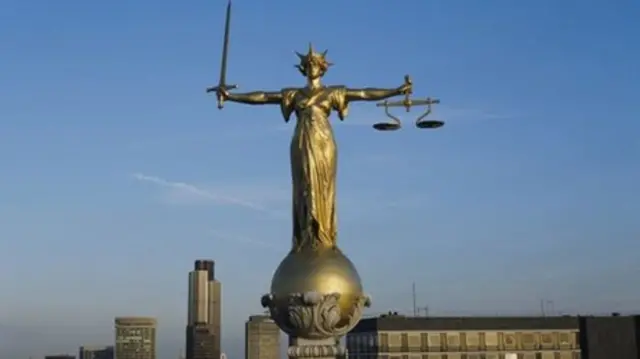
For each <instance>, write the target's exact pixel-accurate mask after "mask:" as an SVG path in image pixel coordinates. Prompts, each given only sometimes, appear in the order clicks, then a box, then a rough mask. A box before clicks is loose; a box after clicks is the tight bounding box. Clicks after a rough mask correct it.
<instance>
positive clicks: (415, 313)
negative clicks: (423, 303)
mask: <svg viewBox="0 0 640 359" xmlns="http://www.w3.org/2000/svg"><path fill="white" fill-rule="evenodd" d="M411 294H412V298H413V316H414V317H417V316H418V307H416V282H413V284H412V286H411Z"/></svg>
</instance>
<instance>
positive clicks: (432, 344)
mask: <svg viewBox="0 0 640 359" xmlns="http://www.w3.org/2000/svg"><path fill="white" fill-rule="evenodd" d="M441 347H442V341H441V340H440V333H437V334H429V348H432V349H438V350H440V348H441Z"/></svg>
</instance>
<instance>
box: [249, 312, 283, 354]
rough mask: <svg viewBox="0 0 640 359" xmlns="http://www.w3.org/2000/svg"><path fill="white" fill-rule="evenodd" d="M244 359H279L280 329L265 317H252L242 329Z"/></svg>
mask: <svg viewBox="0 0 640 359" xmlns="http://www.w3.org/2000/svg"><path fill="white" fill-rule="evenodd" d="M244 357H245V359H279V358H280V328H278V325H277V324H276V323H275V322H274V321H273V320H272V319H271V318H269V316H266V315H253V316H251V317H249V320H247V322H246V323H245V327H244Z"/></svg>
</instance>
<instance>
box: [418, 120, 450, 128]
mask: <svg viewBox="0 0 640 359" xmlns="http://www.w3.org/2000/svg"><path fill="white" fill-rule="evenodd" d="M442 126H444V122H442V121H419V122H418V123H416V127H418V128H440V127H442Z"/></svg>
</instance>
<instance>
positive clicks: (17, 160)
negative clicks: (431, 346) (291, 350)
mask: <svg viewBox="0 0 640 359" xmlns="http://www.w3.org/2000/svg"><path fill="white" fill-rule="evenodd" d="M314 4H317V3H314V2H308V3H304V2H300V1H293V0H282V1H257V0H237V1H236V2H235V3H234V18H233V23H232V26H233V28H232V33H231V48H230V55H229V56H230V58H229V61H230V63H229V69H228V79H229V81H231V82H234V83H237V84H239V85H240V86H241V88H242V89H245V90H250V89H279V88H282V87H285V86H291V85H296V84H302V83H303V78H301V77H300V75H299V74H298V73H297V71H296V70H295V69H294V68H293V65H294V64H295V62H296V60H297V59H296V57H295V56H294V55H293V51H294V50H298V51H304V50H305V49H306V46H307V44H308V42H309V41H312V42H313V43H314V44H315V45H316V46H317V48H319V49H324V48H328V49H329V54H328V55H329V57H330V60H331V61H333V62H335V64H336V65H335V66H334V67H333V68H332V69H331V71H330V72H329V73H328V75H327V77H326V82H327V83H331V84H346V85H349V86H353V87H360V86H390V87H391V86H398V85H400V84H401V83H402V79H403V76H404V75H405V74H411V75H412V77H413V80H414V84H415V94H416V96H425V97H426V96H435V97H438V98H440V99H441V100H442V105H441V106H439V107H438V108H437V109H436V112H435V114H434V116H435V117H434V118H439V119H442V120H444V121H446V122H447V125H446V126H445V127H444V128H442V129H441V130H438V131H434V132H427V131H419V130H417V129H415V128H413V127H412V126H410V121H411V119H412V118H411V117H407V116H409V115H406V114H402V116H405V117H404V118H407V125H408V126H406V128H405V129H404V130H403V131H398V132H394V133H379V132H375V131H374V130H373V129H371V127H370V124H372V123H374V122H377V121H379V120H381V119H382V118H383V117H382V116H383V114H382V112H380V111H379V109H377V108H376V107H375V106H373V104H355V105H352V107H351V111H350V117H349V118H348V120H347V121H346V122H345V123H337V124H336V125H335V127H334V128H335V131H336V136H337V137H338V141H339V148H340V151H341V152H340V170H339V188H338V191H339V212H340V232H339V233H340V234H339V236H340V239H339V243H340V246H341V247H342V248H343V249H344V251H345V252H346V253H347V254H348V255H349V256H350V257H351V259H352V260H353V261H354V262H355V264H356V265H357V267H358V269H359V271H360V274H361V276H362V278H363V280H364V282H365V288H366V290H367V291H368V292H369V293H371V294H372V295H373V298H374V307H373V308H372V311H371V312H372V313H375V312H383V311H387V310H392V309H393V310H398V311H406V312H408V311H410V310H411V283H412V282H415V283H416V286H417V292H418V293H417V294H418V304H420V305H421V306H424V305H429V307H430V309H431V313H432V314H443V315H445V314H493V313H498V312H500V313H504V314H513V313H519V314H527V313H528V314H538V312H539V303H540V300H541V299H545V300H551V301H553V302H554V308H555V310H556V311H558V312H563V313H586V312H591V313H595V312H597V313H603V312H609V311H616V310H617V311H623V312H625V311H627V312H628V311H637V310H638V309H639V308H638V305H637V303H638V302H639V301H640V289H638V288H635V287H634V286H631V285H628V283H629V282H630V281H635V280H636V279H637V277H638V274H640V265H639V264H638V263H640V262H639V261H640V242H639V241H638V238H639V236H640V223H639V222H638V221H637V215H638V213H640V204H639V203H640V192H639V191H638V187H637V186H638V183H640V166H638V163H639V161H638V159H639V157H640V141H638V139H637V136H638V134H639V133H640V125H639V124H638V110H637V107H636V104H637V103H638V102H637V100H636V97H637V96H638V94H640V71H638V64H639V63H640V45H638V42H637V41H634V38H637V35H638V34H639V33H640V25H639V24H638V22H637V19H638V17H639V16H640V4H639V3H638V2H635V1H632V0H619V1H616V2H611V1H604V0H602V1H595V0H581V1H577V0H573V1H570V0H566V1H552V0H543V1H512V0H484V1H471V0H466V1H464V0H447V1H444V0H422V1H419V0H415V1H410V0H404V1H397V2H390V1H382V0H351V1H349V2H344V1H341V0H325V1H323V2H322V5H321V6H319V5H314ZM224 9H225V2H224V1H222V0H216V1H212V0H207V1H205V0H191V1H188V2H177V1H148V0H138V1H110V2H95V1H91V2H90V1H80V0H66V1H44V0H31V1H24V0H21V1H18V0H0V164H1V165H2V166H1V167H0V168H1V170H2V172H1V173H2V175H1V176H0V184H1V186H0V286H1V288H2V290H1V293H2V294H1V295H0V333H1V334H2V335H0V354H2V356H7V355H10V354H16V355H21V356H24V357H26V356H27V355H34V356H37V355H41V354H43V353H51V352H70V351H75V350H76V349H75V348H77V347H78V346H79V345H82V344H102V343H109V342H111V341H112V340H113V337H112V320H113V317H114V316H117V315H152V316H157V317H158V319H159V321H160V334H159V338H160V340H161V343H160V345H159V348H160V350H161V354H160V359H169V358H174V357H175V356H177V354H178V351H179V350H180V348H181V347H182V346H183V342H184V329H183V328H184V327H183V326H184V324H185V321H186V290H187V272H188V271H189V270H190V268H191V266H192V261H193V260H194V259H196V258H213V259H215V260H216V262H217V273H218V277H219V279H220V280H221V281H222V282H223V288H224V327H223V330H224V333H223V345H224V348H223V349H224V350H225V351H226V352H227V354H228V355H229V356H230V357H231V358H237V357H240V356H241V355H242V344H241V343H242V338H243V333H242V326H243V322H244V320H245V319H246V318H247V317H248V315H250V314H253V313H256V312H260V310H261V308H260V307H259V298H260V296H261V295H262V294H264V293H266V292H267V291H268V288H269V283H270V278H271V275H272V273H273V270H274V269H275V268H276V266H277V264H278V263H279V261H280V259H281V258H282V257H283V256H284V254H285V253H286V251H287V248H288V246H289V243H290V228H291V225H290V219H289V217H288V213H289V206H290V194H289V193H290V192H289V186H290V184H289V172H288V171H289V168H288V146H289V137H290V133H291V131H292V129H293V128H292V124H288V125H285V124H284V123H283V121H282V120H281V118H280V115H279V111H278V109H277V108H266V107H265V108H255V107H243V106H241V105H236V104H228V105H227V106H226V107H225V109H224V110H223V111H219V110H217V109H216V107H215V99H214V98H213V96H207V95H206V94H205V93H204V89H205V87H207V86H210V85H212V84H215V83H216V82H217V76H218V71H219V70H218V69H219V56H220V48H221V37H222V27H223V17H224ZM636 40H637V39H636ZM410 115H411V116H414V115H417V113H411V114H410ZM33 343H37V344H33Z"/></svg>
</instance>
